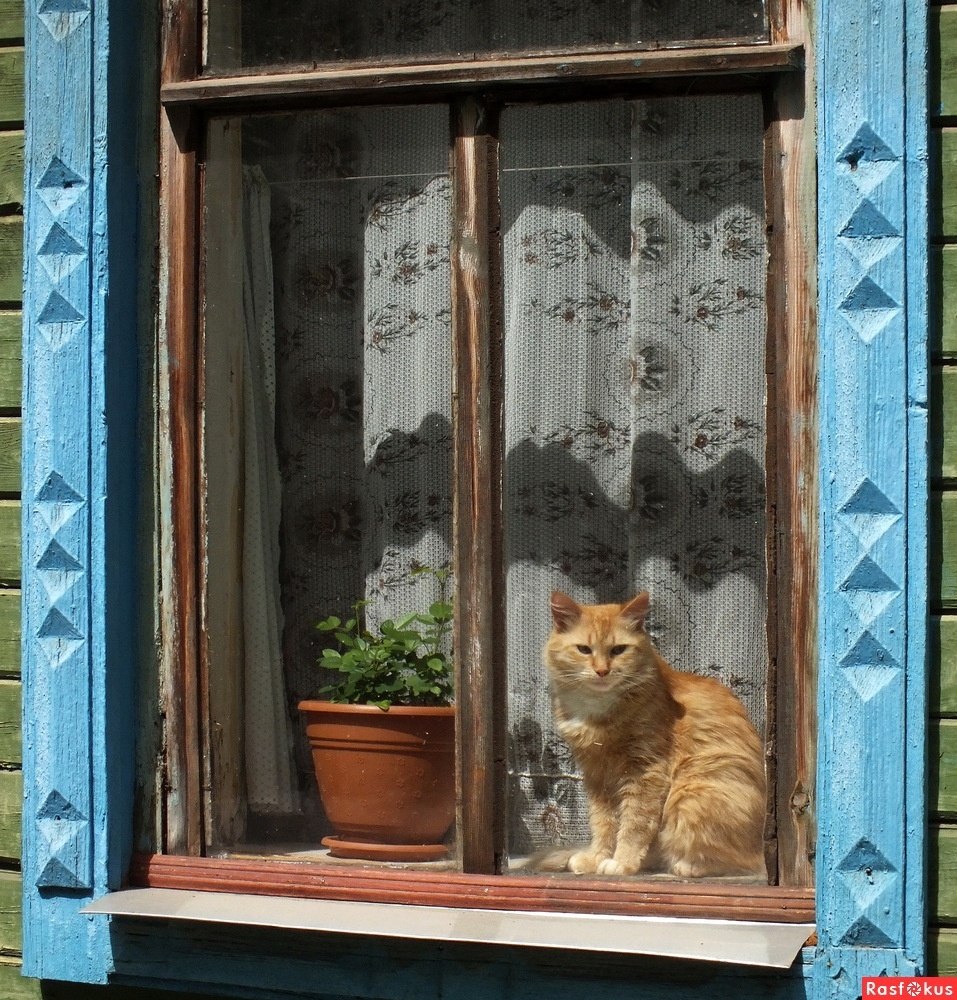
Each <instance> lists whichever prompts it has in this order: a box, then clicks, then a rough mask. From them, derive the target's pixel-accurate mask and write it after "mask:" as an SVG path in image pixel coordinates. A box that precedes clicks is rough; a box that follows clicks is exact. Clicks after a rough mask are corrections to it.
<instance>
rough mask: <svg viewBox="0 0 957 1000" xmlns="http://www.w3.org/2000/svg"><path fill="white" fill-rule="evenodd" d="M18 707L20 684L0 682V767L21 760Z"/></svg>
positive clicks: (19, 703) (17, 682)
mask: <svg viewBox="0 0 957 1000" xmlns="http://www.w3.org/2000/svg"><path fill="white" fill-rule="evenodd" d="M20 706H21V697H20V682H19V681H0V765H3V764H7V765H10V764H17V765H19V764H20V762H21V760H22V757H23V748H22V733H21V727H20V710H21V708H20Z"/></svg>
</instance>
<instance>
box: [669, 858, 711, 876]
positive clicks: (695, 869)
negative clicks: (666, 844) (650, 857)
mask: <svg viewBox="0 0 957 1000" xmlns="http://www.w3.org/2000/svg"><path fill="white" fill-rule="evenodd" d="M671 872H672V874H673V875H677V876H678V878H698V877H699V876H701V875H704V874H705V868H704V866H703V865H697V864H695V863H694V862H693V861H687V860H680V861H676V862H675V863H674V864H673V865H672V866H671Z"/></svg>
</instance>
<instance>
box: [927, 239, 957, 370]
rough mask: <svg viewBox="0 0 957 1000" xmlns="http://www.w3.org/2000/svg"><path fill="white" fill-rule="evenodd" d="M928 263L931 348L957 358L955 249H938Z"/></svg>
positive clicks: (956, 247) (956, 261) (956, 248)
mask: <svg viewBox="0 0 957 1000" xmlns="http://www.w3.org/2000/svg"><path fill="white" fill-rule="evenodd" d="M928 261H929V264H930V284H931V305H930V317H929V318H930V348H931V350H932V351H933V352H935V353H937V354H941V355H943V356H944V357H957V246H946V247H939V248H937V249H935V250H933V251H932V252H931V254H930V256H929V258H928Z"/></svg>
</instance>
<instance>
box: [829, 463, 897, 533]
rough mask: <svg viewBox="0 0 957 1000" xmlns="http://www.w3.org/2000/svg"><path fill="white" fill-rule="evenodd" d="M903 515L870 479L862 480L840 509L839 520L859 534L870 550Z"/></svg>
mask: <svg viewBox="0 0 957 1000" xmlns="http://www.w3.org/2000/svg"><path fill="white" fill-rule="evenodd" d="M901 516H902V515H901V512H900V511H899V510H898V509H897V507H896V506H895V505H894V504H893V503H892V502H891V501H890V500H889V499H888V498H887V496H885V494H884V493H882V492H881V490H879V489H878V488H877V486H875V485H874V483H873V482H872V481H871V480H870V479H862V480H861V481H860V483H859V484H858V486H857V489H855V490H854V492H853V493H852V494H851V497H850V499H848V500H846V501H845V502H844V503H843V504H842V505H841V506H840V507H839V508H838V520H840V521H841V522H842V523H843V524H844V525H845V527H847V528H849V529H850V530H851V531H852V532H853V533H854V534H855V535H856V536H857V538H858V540H859V541H860V543H861V545H863V546H864V548H865V549H871V548H872V547H873V546H874V543H875V542H877V540H878V539H879V538H880V537H881V536H882V535H883V534H885V533H886V532H887V531H888V530H889V529H890V528H891V527H892V526H893V525H894V524H895V523H896V522H897V521H899V520H900V519H901Z"/></svg>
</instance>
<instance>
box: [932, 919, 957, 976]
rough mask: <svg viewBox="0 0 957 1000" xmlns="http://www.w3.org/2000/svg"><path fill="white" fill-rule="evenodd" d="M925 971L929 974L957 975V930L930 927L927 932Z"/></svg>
mask: <svg viewBox="0 0 957 1000" xmlns="http://www.w3.org/2000/svg"><path fill="white" fill-rule="evenodd" d="M927 972H928V974H929V975H931V976H953V975H957V930H951V929H949V928H941V927H932V928H930V930H929V931H928V933H927Z"/></svg>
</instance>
